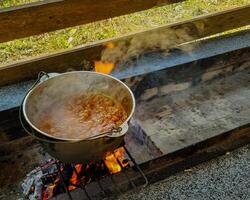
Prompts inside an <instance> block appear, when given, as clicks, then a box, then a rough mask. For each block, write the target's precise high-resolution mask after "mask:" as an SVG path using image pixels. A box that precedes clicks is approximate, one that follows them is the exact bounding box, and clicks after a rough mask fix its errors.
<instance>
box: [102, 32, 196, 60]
mask: <svg viewBox="0 0 250 200" xmlns="http://www.w3.org/2000/svg"><path fill="white" fill-rule="evenodd" d="M197 30H198V29H197V28H195V31H197ZM194 35H195V34H194V30H191V29H190V28H188V27H183V28H180V29H167V30H162V29H159V30H157V31H148V32H146V33H145V34H139V35H134V36H132V37H130V38H129V39H126V40H123V41H118V42H114V45H113V47H112V48H109V47H107V48H106V49H104V50H103V52H102V56H101V60H102V61H103V62H107V63H124V62H127V61H128V60H129V59H131V58H138V57H139V56H140V55H142V54H143V53H144V52H147V51H151V50H156V49H157V50H161V51H162V50H163V51H164V52H166V53H168V52H169V50H170V49H172V48H176V47H178V48H179V49H181V50H183V51H186V52H190V51H191V50H192V49H193V45H184V46H182V45H180V44H183V43H185V42H187V41H192V40H194V39H195V38H194Z"/></svg>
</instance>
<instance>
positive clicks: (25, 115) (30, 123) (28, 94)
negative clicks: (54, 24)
mask: <svg viewBox="0 0 250 200" xmlns="http://www.w3.org/2000/svg"><path fill="white" fill-rule="evenodd" d="M74 73H85V74H86V73H88V74H98V75H101V76H106V77H109V78H111V79H113V80H116V81H117V82H119V83H121V84H122V85H123V86H124V87H125V88H126V89H127V90H128V91H129V93H130V96H131V98H132V104H133V105H132V109H131V112H130V115H129V116H128V117H127V119H126V120H125V121H124V122H123V123H122V124H121V125H120V126H119V127H124V126H125V124H128V121H129V120H130V119H131V117H132V115H133V113H134V111H135V97H134V94H133V92H132V91H131V90H130V88H129V87H128V86H127V85H126V84H125V83H123V82H122V81H121V80H119V79H117V78H115V77H113V76H111V75H108V74H103V73H99V72H94V71H73V72H65V73H61V74H58V75H56V76H53V77H49V78H48V79H46V80H45V81H43V82H46V81H48V80H51V79H55V78H57V77H58V76H64V75H67V74H74ZM43 82H40V83H38V84H37V85H35V86H34V88H32V89H31V90H30V91H29V92H28V93H27V94H26V96H25V97H24V100H23V104H22V111H23V115H24V118H25V120H26V121H27V122H28V124H29V125H30V126H31V127H32V128H33V129H35V130H36V131H37V132H39V133H41V134H43V135H44V136H46V137H49V138H52V139H57V140H60V141H65V142H66V141H68V142H79V141H82V140H88V139H72V138H71V139H69V138H61V137H55V136H53V135H50V134H48V133H46V132H44V131H42V130H40V129H38V128H37V127H36V126H35V125H34V124H33V123H32V122H31V121H30V120H29V118H28V116H27V113H26V110H25V107H26V104H27V99H28V98H29V96H30V95H31V93H32V92H33V91H34V90H35V89H36V88H37V87H38V86H39V85H41V84H43ZM120 133H122V134H117V133H115V134H111V135H105V136H102V137H110V138H116V137H120V136H122V135H125V134H126V132H125V131H124V132H123V130H121V132H120ZM102 137H98V136H97V137H95V138H93V139H89V140H95V139H97V138H102Z"/></svg>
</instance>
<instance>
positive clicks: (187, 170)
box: [184, 169, 193, 172]
mask: <svg viewBox="0 0 250 200" xmlns="http://www.w3.org/2000/svg"><path fill="white" fill-rule="evenodd" d="M192 171H193V170H192V169H185V170H184V172H192Z"/></svg>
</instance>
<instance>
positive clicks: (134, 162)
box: [123, 145, 148, 187]
mask: <svg viewBox="0 0 250 200" xmlns="http://www.w3.org/2000/svg"><path fill="white" fill-rule="evenodd" d="M123 147H124V149H125V151H126V153H127V155H128V156H129V159H130V160H131V161H132V162H133V164H134V166H135V167H136V168H137V170H138V171H139V172H140V174H141V176H142V177H143V179H144V180H145V183H144V185H143V186H142V187H146V186H147V185H148V179H147V177H146V176H145V174H144V173H143V171H142V170H141V168H140V167H139V165H138V164H137V163H136V161H135V159H134V158H133V156H132V155H131V154H130V153H129V151H128V149H127V148H126V146H125V145H124V146H123Z"/></svg>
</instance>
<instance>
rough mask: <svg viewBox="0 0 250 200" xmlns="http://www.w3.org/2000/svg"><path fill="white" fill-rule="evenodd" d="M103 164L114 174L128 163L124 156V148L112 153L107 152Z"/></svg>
mask: <svg viewBox="0 0 250 200" xmlns="http://www.w3.org/2000/svg"><path fill="white" fill-rule="evenodd" d="M104 162H105V165H106V166H107V167H108V169H109V171H110V172H111V173H113V174H116V173H118V172H120V171H121V170H122V168H125V167H127V166H128V165H129V163H128V160H127V159H126V158H125V150H124V148H122V147H121V148H119V149H117V150H115V151H114V153H108V154H107V156H106V157H105V159H104Z"/></svg>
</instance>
